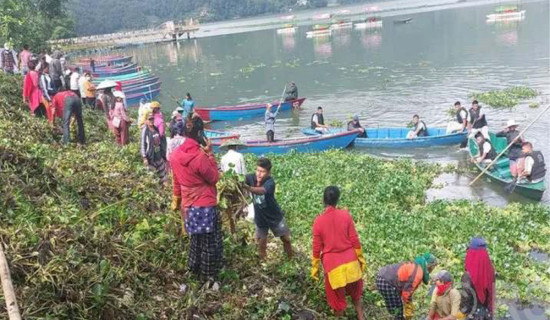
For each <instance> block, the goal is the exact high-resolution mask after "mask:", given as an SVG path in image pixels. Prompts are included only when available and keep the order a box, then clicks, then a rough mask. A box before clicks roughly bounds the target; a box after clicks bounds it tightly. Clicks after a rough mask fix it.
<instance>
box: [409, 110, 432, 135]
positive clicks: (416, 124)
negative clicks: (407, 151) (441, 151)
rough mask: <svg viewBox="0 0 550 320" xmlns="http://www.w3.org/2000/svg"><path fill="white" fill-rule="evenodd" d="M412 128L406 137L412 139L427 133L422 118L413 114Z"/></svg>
mask: <svg viewBox="0 0 550 320" xmlns="http://www.w3.org/2000/svg"><path fill="white" fill-rule="evenodd" d="M412 123H413V129H412V130H411V131H409V133H408V134H407V139H414V138H417V137H426V136H427V135H428V127H427V126H426V123H425V122H424V120H420V117H419V116H418V115H417V114H415V115H414V116H413V121H412Z"/></svg>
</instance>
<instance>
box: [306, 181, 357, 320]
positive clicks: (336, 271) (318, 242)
mask: <svg viewBox="0 0 550 320" xmlns="http://www.w3.org/2000/svg"><path fill="white" fill-rule="evenodd" d="M339 200H340V190H339V189H338V187H335V186H329V187H326V188H325V191H324V194H323V203H324V205H325V210H324V211H323V212H322V213H321V214H320V215H318V216H317V217H316V218H315V221H314V222H313V232H312V233H313V244H312V248H313V253H312V261H311V262H312V267H311V276H312V277H313V279H315V280H317V281H318V280H319V266H320V264H321V262H322V265H323V275H324V282H325V293H326V296H327V302H328V304H329V305H330V307H331V308H332V310H334V313H335V315H336V316H337V317H341V316H343V315H344V311H345V310H346V308H347V302H346V295H349V296H351V299H352V302H353V305H354V307H355V310H356V311H357V319H359V320H363V319H365V317H364V311H363V303H362V299H361V298H362V297H363V272H364V271H365V269H366V266H367V262H366V260H365V257H364V256H363V250H362V248H361V243H360V242H359V236H358V235H357V231H356V230H355V224H354V222H353V218H352V217H351V214H350V213H349V212H348V211H347V210H344V209H338V208H336V206H337V205H338V201H339Z"/></svg>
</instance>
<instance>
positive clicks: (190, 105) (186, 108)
mask: <svg viewBox="0 0 550 320" xmlns="http://www.w3.org/2000/svg"><path fill="white" fill-rule="evenodd" d="M180 105H181V106H183V114H182V116H183V118H190V117H192V116H193V109H194V108H195V101H193V98H191V94H190V93H189V92H188V93H187V94H185V98H184V99H183V100H182V101H181V103H180Z"/></svg>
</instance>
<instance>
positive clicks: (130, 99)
mask: <svg viewBox="0 0 550 320" xmlns="http://www.w3.org/2000/svg"><path fill="white" fill-rule="evenodd" d="M123 89H124V88H123ZM159 94H160V88H158V89H155V90H151V91H146V92H139V93H131V94H127V95H126V103H127V104H128V106H136V105H138V104H139V100H141V98H145V99H147V100H149V101H151V100H153V99H155V98H156V97H157V96H158V95H159Z"/></svg>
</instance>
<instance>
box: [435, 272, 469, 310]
mask: <svg viewBox="0 0 550 320" xmlns="http://www.w3.org/2000/svg"><path fill="white" fill-rule="evenodd" d="M435 286H436V288H435V290H434V292H433V294H432V300H431V302H430V311H429V312H428V320H457V319H464V318H465V315H464V314H463V313H462V312H460V298H461V297H460V292H459V291H458V290H457V289H455V288H454V287H453V276H452V275H451V273H449V271H446V270H442V271H440V272H439V273H438V274H437V275H436V276H435Z"/></svg>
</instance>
